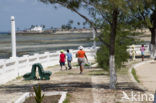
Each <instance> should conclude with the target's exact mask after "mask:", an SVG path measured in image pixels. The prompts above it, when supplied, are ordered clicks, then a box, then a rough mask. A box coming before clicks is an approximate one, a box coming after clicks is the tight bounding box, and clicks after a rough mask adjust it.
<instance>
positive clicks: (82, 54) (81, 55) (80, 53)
mask: <svg viewBox="0 0 156 103" xmlns="http://www.w3.org/2000/svg"><path fill="white" fill-rule="evenodd" d="M76 57H77V58H78V64H79V66H80V74H82V73H83V70H84V65H85V58H86V60H87V62H88V58H87V56H86V53H85V51H84V50H83V47H82V46H80V47H79V51H78V52H77V53H76Z"/></svg>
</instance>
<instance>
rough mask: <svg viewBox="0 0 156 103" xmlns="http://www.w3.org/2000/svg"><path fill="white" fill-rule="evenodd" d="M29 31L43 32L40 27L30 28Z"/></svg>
mask: <svg viewBox="0 0 156 103" xmlns="http://www.w3.org/2000/svg"><path fill="white" fill-rule="evenodd" d="M30 31H34V32H43V27H41V26H35V27H33V28H31V29H30Z"/></svg>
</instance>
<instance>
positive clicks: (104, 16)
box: [40, 0, 133, 89]
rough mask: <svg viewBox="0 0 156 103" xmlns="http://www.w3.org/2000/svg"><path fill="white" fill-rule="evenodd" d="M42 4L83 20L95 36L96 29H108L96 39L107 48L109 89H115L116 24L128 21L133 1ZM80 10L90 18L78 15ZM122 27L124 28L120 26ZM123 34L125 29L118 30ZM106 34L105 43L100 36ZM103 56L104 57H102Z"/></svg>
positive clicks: (63, 0) (64, 0)
mask: <svg viewBox="0 0 156 103" xmlns="http://www.w3.org/2000/svg"><path fill="white" fill-rule="evenodd" d="M40 1H42V2H44V3H51V4H59V5H61V6H63V7H65V8H68V9H70V10H71V11H73V12H75V13H76V14H78V15H79V16H80V17H82V18H84V19H85V20H86V21H87V22H88V23H89V24H90V26H91V27H92V28H93V30H94V31H95V32H96V34H97V31H96V29H97V27H99V28H101V30H102V29H104V28H106V27H108V28H109V29H108V30H106V31H103V32H102V33H101V35H99V36H98V39H99V40H100V41H101V42H102V44H103V45H105V46H106V47H107V50H108V58H109V59H108V64H109V71H110V88H112V89H115V88H116V82H117V76H116V71H115V68H116V67H115V63H116V62H115V49H116V47H115V46H116V39H117V37H118V36H117V35H118V33H117V31H118V28H119V26H118V24H122V23H123V24H125V22H127V21H128V20H129V16H128V15H129V11H130V9H129V7H128V5H129V4H130V2H131V1H133V0H40ZM80 8H83V9H86V10H87V11H88V14H89V15H90V17H87V16H85V15H83V14H82V13H80ZM121 27H124V26H121ZM119 29H120V30H122V31H123V32H124V31H125V28H119ZM105 33H107V34H108V38H107V40H108V42H107V41H105V40H104V39H103V38H102V36H103V35H104V34H105ZM103 56H104V55H103Z"/></svg>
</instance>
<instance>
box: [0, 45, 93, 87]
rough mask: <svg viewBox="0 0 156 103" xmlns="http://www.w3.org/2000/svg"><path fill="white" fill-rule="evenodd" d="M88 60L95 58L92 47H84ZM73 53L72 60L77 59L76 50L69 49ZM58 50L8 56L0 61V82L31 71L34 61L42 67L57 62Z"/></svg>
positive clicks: (2, 82) (3, 82)
mask: <svg viewBox="0 0 156 103" xmlns="http://www.w3.org/2000/svg"><path fill="white" fill-rule="evenodd" d="M84 50H85V51H86V54H87V56H88V59H89V60H93V59H95V53H96V52H95V50H94V49H92V48H84ZM70 52H71V53H72V54H73V62H76V61H77V59H76V57H75V54H76V52H77V50H70ZM59 54H60V51H57V52H55V53H49V52H45V53H44V54H34V55H31V56H30V55H24V56H23V57H17V58H10V59H7V60H3V61H0V84H5V83H6V82H8V81H11V80H13V79H15V78H16V77H18V76H22V75H24V74H25V73H27V72H31V68H32V65H33V64H34V63H41V64H42V65H43V67H44V68H46V67H48V66H54V65H57V64H59Z"/></svg>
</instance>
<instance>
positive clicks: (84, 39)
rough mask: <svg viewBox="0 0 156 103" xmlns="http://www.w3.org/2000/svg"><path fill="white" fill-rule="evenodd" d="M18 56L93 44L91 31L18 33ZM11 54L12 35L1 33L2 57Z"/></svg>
mask: <svg viewBox="0 0 156 103" xmlns="http://www.w3.org/2000/svg"><path fill="white" fill-rule="evenodd" d="M16 40H17V56H22V55H32V54H34V53H43V52H45V51H49V52H54V51H56V50H60V49H76V48H78V46H80V45H82V46H84V47H88V46H92V34H91V33H85V34H84V33H78V34H55V35H54V34H24V35H20V34H17V36H16ZM10 56H11V35H8V34H1V35H0V58H9V57H10Z"/></svg>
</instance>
